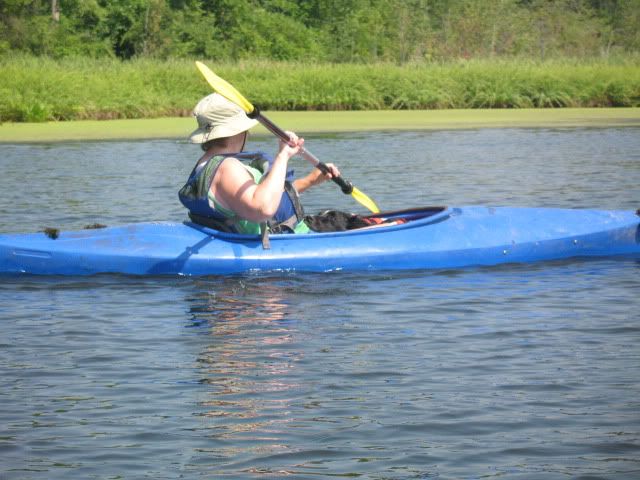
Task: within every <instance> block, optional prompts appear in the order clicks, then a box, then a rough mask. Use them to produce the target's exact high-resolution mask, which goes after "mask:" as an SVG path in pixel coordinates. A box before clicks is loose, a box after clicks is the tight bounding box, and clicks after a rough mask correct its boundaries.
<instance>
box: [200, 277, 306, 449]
mask: <svg viewBox="0 0 640 480" xmlns="http://www.w3.org/2000/svg"><path fill="white" fill-rule="evenodd" d="M203 286H204V287H205V288H202V289H201V290H199V291H197V292H195V293H194V294H193V296H192V297H191V298H190V299H189V302H190V304H191V309H190V313H191V315H192V324H191V327H194V328H199V329H202V332H203V334H206V335H208V336H210V338H211V341H210V342H208V343H207V345H206V347H205V348H204V349H203V350H202V351H201V352H200V353H199V355H198V357H197V363H198V367H197V370H198V372H199V380H198V381H199V382H200V383H201V384H205V385H206V386H207V387H208V388H207V390H206V396H205V397H204V398H202V399H201V401H200V402H199V406H200V407H201V410H200V412H199V413H198V415H199V416H200V417H201V418H202V426H201V428H202V429H203V430H204V432H202V433H204V435H203V436H204V437H205V438H207V439H208V445H207V446H203V447H202V448H199V449H197V453H198V454H199V455H202V456H203V458H202V459H201V461H203V460H204V459H207V458H208V459H215V458H217V457H218V456H222V457H223V458H225V459H227V461H229V460H231V461H233V459H238V457H239V456H240V457H241V456H242V455H243V454H249V452H251V455H253V456H255V455H256V454H259V455H265V454H274V453H278V452H284V451H287V450H288V448H289V447H288V446H287V445H285V444H283V443H282V441H281V440H279V439H280V437H281V436H282V435H284V433H285V429H286V428H287V425H288V424H289V423H290V422H291V421H292V418H291V417H290V415H289V414H290V411H289V409H290V406H291V403H292V402H293V401H294V398H295V397H296V392H297V389H298V388H299V387H300V384H299V382H298V378H299V375H297V374H296V370H297V366H296V365H297V364H298V363H299V362H300V361H301V360H302V359H303V357H304V355H303V353H302V352H301V351H300V349H299V348H298V347H299V346H298V343H297V342H298V339H297V337H298V333H299V332H298V331H297V329H296V324H295V322H291V321H288V320H287V317H288V315H289V307H290V305H289V304H288V303H287V301H286V293H285V292H283V288H282V284H281V282H279V281H278V280H277V279H265V280H264V281H259V282H251V283H249V284H247V283H245V281H244V280H240V279H233V280H230V281H220V282H218V283H215V284H214V285H207V284H206V283H205V284H204V285H203Z"/></svg>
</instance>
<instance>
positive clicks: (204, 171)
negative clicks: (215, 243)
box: [178, 152, 309, 235]
mask: <svg viewBox="0 0 640 480" xmlns="http://www.w3.org/2000/svg"><path fill="white" fill-rule="evenodd" d="M228 157H233V158H237V159H238V160H240V161H241V162H242V164H243V165H244V167H245V168H246V169H247V171H248V172H249V173H250V174H251V175H252V176H253V178H254V180H255V182H256V183H260V180H261V179H262V177H264V176H265V175H267V174H268V172H269V170H270V169H271V166H272V165H273V162H274V158H273V157H272V156H270V155H267V154H266V153H263V152H253V153H249V152H241V153H229V154H221V155H214V156H213V157H212V158H210V159H209V160H207V161H206V162H203V163H200V164H198V165H196V166H195V167H194V169H193V171H192V172H191V174H190V175H189V179H188V180H187V183H185V185H184V186H183V187H182V188H181V189H180V191H179V193H178V197H179V198H180V202H182V204H183V205H184V206H185V207H187V209H188V210H189V217H190V218H191V219H192V220H193V221H194V222H195V223H200V224H203V225H206V226H209V227H213V228H215V229H217V230H223V231H230V232H234V233H245V234H256V235H259V234H260V233H261V227H260V223H258V222H251V221H249V220H244V219H241V218H239V217H237V216H236V215H235V214H234V213H233V212H231V211H229V210H226V209H224V208H222V207H221V206H220V205H219V204H217V202H216V201H215V198H213V197H212V196H211V195H210V194H209V188H210V187H211V182H212V181H213V177H214V175H215V173H216V170H217V168H218V167H219V166H220V164H221V163H222V162H223V161H224V160H225V159H226V158H228ZM292 182H293V170H289V171H287V175H286V179H285V190H284V192H283V193H282V198H281V199H280V205H279V206H278V210H277V211H276V214H275V215H274V216H273V217H272V218H271V219H269V220H268V221H267V227H268V229H269V231H270V232H272V233H306V232H308V231H309V228H308V227H307V226H306V225H305V223H304V222H303V221H302V220H303V218H304V211H303V209H302V205H301V204H300V198H299V196H298V192H296V190H295V188H293V184H292Z"/></svg>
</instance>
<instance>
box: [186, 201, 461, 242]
mask: <svg viewBox="0 0 640 480" xmlns="http://www.w3.org/2000/svg"><path fill="white" fill-rule="evenodd" d="M450 211H451V209H449V208H448V207H445V206H428V207H416V208H409V209H403V210H393V211H388V212H380V213H375V214H371V215H366V216H362V217H361V218H362V219H365V220H366V224H364V225H363V226H359V227H358V228H348V229H344V228H343V229H336V230H334V231H323V232H317V231H313V230H312V231H311V232H309V233H302V234H291V233H270V234H269V237H271V238H273V239H277V238H288V239H302V238H308V237H309V236H317V235H331V236H335V235H354V234H359V233H365V232H368V231H370V230H386V229H387V228H391V227H395V228H398V227H402V226H409V225H408V224H411V223H413V222H418V223H420V224H423V223H424V222H425V221H427V222H429V223H431V222H437V221H440V220H444V219H446V218H448V216H449V215H450ZM186 223H187V225H189V226H191V227H193V228H196V229H198V230H201V231H203V232H205V233H209V234H211V235H215V236H216V237H218V238H224V239H225V240H227V241H236V242H244V241H247V240H255V239H256V238H260V237H259V236H258V235H248V234H239V233H232V232H225V231H222V230H218V229H216V228H213V227H212V226H206V225H202V224H200V223H196V222H186ZM385 227H386V228H385Z"/></svg>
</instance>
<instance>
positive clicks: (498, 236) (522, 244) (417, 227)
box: [0, 206, 640, 275]
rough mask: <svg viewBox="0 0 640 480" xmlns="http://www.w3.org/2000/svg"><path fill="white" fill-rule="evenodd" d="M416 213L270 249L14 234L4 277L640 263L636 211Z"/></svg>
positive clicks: (205, 236) (4, 251) (208, 238)
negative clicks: (580, 260)
mask: <svg viewBox="0 0 640 480" xmlns="http://www.w3.org/2000/svg"><path fill="white" fill-rule="evenodd" d="M408 212H410V213H409V215H408V216H409V218H413V219H412V220H411V221H408V222H407V223H404V224H400V225H393V226H378V227H375V228H369V229H361V230H351V231H348V232H332V233H312V234H303V235H271V236H270V248H269V249H265V248H263V245H262V242H261V239H260V238H258V237H255V236H247V235H236V234H230V233H223V232H218V231H216V230H212V229H209V228H206V227H202V226H200V225H195V224H193V223H190V222H185V223H169V222H160V223H136V224H129V225H123V226H118V227H110V228H103V229H96V230H82V231H72V232H62V233H60V235H59V236H58V238H56V239H52V238H50V237H48V236H47V235H45V234H44V233H31V234H6V235H0V273H4V274H8V273H27V274H40V275H90V274H97V273H123V274H133V275H218V274H235V273H244V272H251V271H309V272H326V271H336V270H340V271H361V270H399V269H403V270H406V269H443V268H461V267H469V266H483V265H499V264H504V263H531V262H538V261H546V260H558V259H566V258H577V257H609V256H632V257H638V258H640V226H639V223H640V217H638V215H637V214H636V212H633V211H627V210H614V211H611V210H571V209H545V208H509V207H495V208H494V207H475V206H473V207H454V208H444V209H433V208H431V209H415V210H412V211H408ZM421 212H426V213H425V214H424V215H422V216H421ZM405 213H406V212H405Z"/></svg>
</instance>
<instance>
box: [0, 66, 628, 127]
mask: <svg viewBox="0 0 640 480" xmlns="http://www.w3.org/2000/svg"><path fill="white" fill-rule="evenodd" d="M205 62H206V63H207V64H208V65H209V66H210V67H212V68H213V70H214V71H215V72H216V73H218V74H219V75H220V76H222V77H223V78H225V79H227V80H228V81H229V82H231V83H232V84H233V85H234V86H236V87H237V88H238V89H239V90H240V91H241V92H242V93H244V94H245V95H246V96H247V97H248V98H249V100H250V101H252V102H253V103H255V104H256V105H259V106H260V107H261V108H263V109H266V110H277V111H283V110H284V111H341V110H416V109H419V110H424V109H432V110H433V109H436V110H441V109H483V108H549V107H571V108H579V107H638V106H640V61H639V60H638V58H636V57H629V58H626V59H622V60H618V61H615V62H612V61H605V60H590V61H574V60H555V61H549V62H543V63H541V62H534V61H530V60H475V61H456V62H451V63H443V64H440V63H424V64H411V65H405V66H398V65H393V64H373V65H353V64H338V65H336V64H304V63H282V62H243V63H239V64H217V63H215V62H214V61H211V60H208V61H207V60H205ZM207 93H209V87H208V86H207V84H206V83H205V82H204V80H203V79H202V78H201V77H200V75H199V74H198V73H197V70H196V69H195V66H194V64H193V61H190V60H169V61H159V60H158V61H157V60H149V59H138V60H133V61H128V62H121V61H118V60H111V59H98V60H94V59H87V58H82V59H64V60H60V61H55V60H52V59H48V58H36V57H2V58H0V121H2V122H46V121H59V120H105V119H110V120H112V119H131V118H159V117H184V116H188V115H189V113H190V111H191V109H192V108H193V105H194V104H195V103H196V101H197V100H198V99H199V98H200V97H202V96H203V95H206V94H207Z"/></svg>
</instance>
